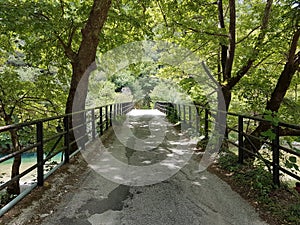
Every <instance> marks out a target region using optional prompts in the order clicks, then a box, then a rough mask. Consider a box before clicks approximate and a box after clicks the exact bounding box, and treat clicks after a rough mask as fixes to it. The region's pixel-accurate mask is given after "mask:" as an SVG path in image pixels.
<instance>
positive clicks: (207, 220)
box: [41, 124, 266, 225]
mask: <svg viewBox="0 0 300 225" xmlns="http://www.w3.org/2000/svg"><path fill="white" fill-rule="evenodd" d="M143 127H145V124H143ZM168 130H169V132H171V133H172V135H169V139H170V138H173V140H176V135H174V133H176V132H175V131H174V128H172V127H171V126H170V127H169V128H168ZM136 132H138V133H139V134H140V135H141V133H142V132H143V131H141V130H138V131H136ZM169 141H170V140H169ZM108 145H109V146H113V147H114V148H115V149H117V151H118V152H115V153H114V154H115V155H116V156H117V157H119V158H120V160H123V161H126V160H128V162H129V163H132V164H135V165H142V163H141V161H142V162H144V161H145V160H146V161H152V162H157V161H159V160H161V159H162V158H164V156H163V154H169V153H170V149H172V148H170V149H168V151H166V149H162V148H156V149H157V152H156V153H155V152H154V155H151V154H150V155H149V152H147V151H143V152H142V151H132V149H131V150H130V148H128V147H121V145H120V143H119V142H118V140H117V138H111V143H108ZM116 146H117V147H116ZM163 146H164V148H166V146H168V145H163ZM191 151H192V150H191ZM149 157H150V159H149ZM151 157H152V158H151ZM153 157H154V158H153ZM198 169H199V167H198V162H197V161H196V157H192V159H191V160H189V162H188V164H186V165H185V166H184V167H183V168H182V169H181V170H180V171H179V172H178V173H176V174H175V175H174V176H172V177H170V178H169V179H166V180H164V181H161V182H159V183H156V184H152V185H146V186H126V185H123V184H117V183H114V182H112V181H110V180H107V179H105V178H103V177H102V176H100V175H99V174H98V173H96V172H95V171H94V170H92V169H88V171H87V172H86V173H85V177H82V178H81V179H82V180H81V181H80V182H78V184H79V186H78V188H77V189H76V190H74V191H72V192H69V193H66V195H65V196H64V198H63V199H62V201H61V202H60V203H59V204H58V205H57V206H56V208H55V209H53V210H54V212H53V213H52V214H49V215H43V221H42V223H41V224H42V225H60V224H63V225H153V224H155V225H232V224H236V225H244V224H245V225H251V224H253V225H266V223H265V222H264V221H262V220H261V219H260V218H259V215H258V214H257V213H256V212H255V210H254V208H253V207H251V206H250V205H249V204H248V202H246V201H245V200H244V199H243V198H242V197H241V196H239V195H238V194H237V193H236V192H234V191H233V190H232V189H231V188H230V186H229V185H227V184H226V183H225V182H224V181H222V180H221V179H220V178H218V177H217V176H216V175H213V174H211V173H209V172H208V171H203V172H197V171H198ZM145 176H152V174H145Z"/></svg>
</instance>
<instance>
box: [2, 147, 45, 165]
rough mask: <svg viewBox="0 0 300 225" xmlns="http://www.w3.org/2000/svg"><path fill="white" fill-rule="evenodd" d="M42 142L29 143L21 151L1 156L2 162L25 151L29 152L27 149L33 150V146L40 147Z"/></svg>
mask: <svg viewBox="0 0 300 225" xmlns="http://www.w3.org/2000/svg"><path fill="white" fill-rule="evenodd" d="M40 144H41V143H36V144H33V145H29V146H27V147H25V148H22V149H21V150H19V151H17V152H13V153H11V154H9V155H6V156H3V157H1V158H0V163H2V162H4V161H7V160H9V159H11V158H13V157H15V156H17V155H20V154H22V153H24V152H27V151H29V150H31V149H33V148H36V147H38V146H39V145H40Z"/></svg>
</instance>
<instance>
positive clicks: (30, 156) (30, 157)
mask: <svg viewBox="0 0 300 225" xmlns="http://www.w3.org/2000/svg"><path fill="white" fill-rule="evenodd" d="M3 156H5V155H3V154H0V158H1V157H3ZM44 158H46V155H44ZM61 158H62V153H61V152H60V153H58V154H57V155H56V156H54V157H53V158H51V161H57V162H61ZM12 162H13V158H11V159H9V160H6V161H4V162H2V163H0V168H1V165H7V164H12ZM36 162H37V155H36V153H23V154H22V163H32V164H35V163H36Z"/></svg>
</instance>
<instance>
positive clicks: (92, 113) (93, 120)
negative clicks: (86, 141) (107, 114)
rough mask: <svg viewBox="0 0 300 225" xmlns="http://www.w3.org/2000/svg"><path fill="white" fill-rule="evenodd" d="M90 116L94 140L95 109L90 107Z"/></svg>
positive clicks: (93, 138)
mask: <svg viewBox="0 0 300 225" xmlns="http://www.w3.org/2000/svg"><path fill="white" fill-rule="evenodd" d="M91 116H92V120H91V121H92V140H93V141H94V140H95V139H96V126H95V109H92V111H91Z"/></svg>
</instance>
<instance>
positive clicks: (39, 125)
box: [36, 122, 44, 186]
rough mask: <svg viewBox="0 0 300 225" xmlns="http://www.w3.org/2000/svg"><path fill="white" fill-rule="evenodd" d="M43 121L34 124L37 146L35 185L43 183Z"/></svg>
mask: <svg viewBox="0 0 300 225" xmlns="http://www.w3.org/2000/svg"><path fill="white" fill-rule="evenodd" d="M43 136H44V135H43V122H38V123H37V124H36V140H37V143H39V145H38V146H37V185H38V186H43V185H44V143H43Z"/></svg>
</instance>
